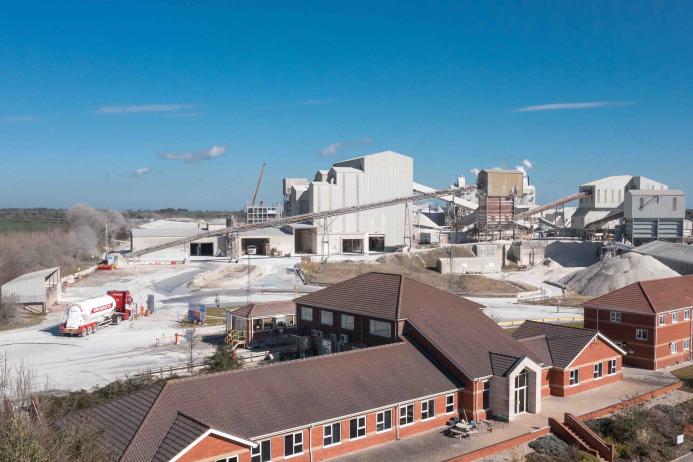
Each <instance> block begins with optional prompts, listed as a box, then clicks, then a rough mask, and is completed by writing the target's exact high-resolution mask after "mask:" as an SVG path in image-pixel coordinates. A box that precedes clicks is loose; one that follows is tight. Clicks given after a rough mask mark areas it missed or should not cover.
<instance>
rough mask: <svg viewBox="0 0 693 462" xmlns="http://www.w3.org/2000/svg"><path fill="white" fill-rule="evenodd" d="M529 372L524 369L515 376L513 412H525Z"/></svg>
mask: <svg viewBox="0 0 693 462" xmlns="http://www.w3.org/2000/svg"><path fill="white" fill-rule="evenodd" d="M528 385H529V374H528V373H527V371H526V370H524V371H522V372H520V373H519V374H518V375H517V376H516V377H515V414H522V413H524V412H527V392H528Z"/></svg>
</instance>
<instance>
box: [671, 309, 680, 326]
mask: <svg viewBox="0 0 693 462" xmlns="http://www.w3.org/2000/svg"><path fill="white" fill-rule="evenodd" d="M675 322H679V312H678V311H674V312H673V313H671V323H672V324H674V323H675Z"/></svg>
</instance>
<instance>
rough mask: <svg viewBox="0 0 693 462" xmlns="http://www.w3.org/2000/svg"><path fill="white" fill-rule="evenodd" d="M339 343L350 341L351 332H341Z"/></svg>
mask: <svg viewBox="0 0 693 462" xmlns="http://www.w3.org/2000/svg"><path fill="white" fill-rule="evenodd" d="M339 343H349V334H339Z"/></svg>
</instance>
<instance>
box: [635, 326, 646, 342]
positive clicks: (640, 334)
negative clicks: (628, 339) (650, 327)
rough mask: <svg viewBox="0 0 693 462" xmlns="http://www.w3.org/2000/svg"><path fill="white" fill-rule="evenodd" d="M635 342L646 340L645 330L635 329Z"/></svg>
mask: <svg viewBox="0 0 693 462" xmlns="http://www.w3.org/2000/svg"><path fill="white" fill-rule="evenodd" d="M635 339H636V340H647V329H635Z"/></svg>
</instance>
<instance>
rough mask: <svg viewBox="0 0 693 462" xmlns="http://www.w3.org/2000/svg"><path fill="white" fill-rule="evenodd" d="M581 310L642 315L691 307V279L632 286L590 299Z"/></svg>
mask: <svg viewBox="0 0 693 462" xmlns="http://www.w3.org/2000/svg"><path fill="white" fill-rule="evenodd" d="M582 306H584V307H586V308H604V309H617V310H619V311H627V312H633V313H642V314H654V313H661V312H664V311H670V310H674V309H677V308H684V307H688V306H693V275H688V276H677V277H673V278H664V279H653V280H649V281H640V282H635V283H633V284H630V285H627V286H625V287H622V288H620V289H617V290H614V291H613V292H609V293H608V294H605V295H602V296H600V297H596V298H593V299H592V300H589V301H587V302H585V303H584V304H583V305H582Z"/></svg>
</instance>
